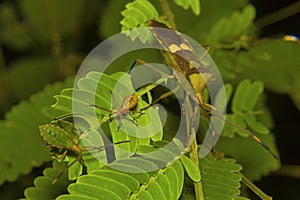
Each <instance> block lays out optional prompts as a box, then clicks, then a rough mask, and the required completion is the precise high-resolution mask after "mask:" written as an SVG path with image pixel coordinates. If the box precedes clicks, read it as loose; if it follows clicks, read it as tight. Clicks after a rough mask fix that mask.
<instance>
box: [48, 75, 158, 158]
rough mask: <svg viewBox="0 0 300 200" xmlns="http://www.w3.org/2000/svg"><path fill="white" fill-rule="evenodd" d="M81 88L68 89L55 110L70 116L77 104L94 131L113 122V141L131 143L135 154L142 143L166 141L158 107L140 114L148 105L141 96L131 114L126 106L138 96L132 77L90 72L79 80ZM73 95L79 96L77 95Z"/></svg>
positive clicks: (111, 128)
mask: <svg viewBox="0 0 300 200" xmlns="http://www.w3.org/2000/svg"><path fill="white" fill-rule="evenodd" d="M77 86H78V88H77V89H73V88H68V89H64V90H63V91H62V92H61V94H60V95H57V96H55V98H56V99H57V102H56V104H55V105H54V108H56V109H58V110H60V111H63V112H66V114H70V113H72V112H74V111H72V110H74V109H73V108H74V105H76V107H77V108H79V109H81V110H82V112H81V113H79V115H76V116H78V117H79V118H82V119H84V120H85V121H86V122H88V123H89V125H90V127H91V128H92V129H98V127H99V126H101V125H103V124H105V123H109V120H111V121H112V122H110V123H109V130H110V135H111V137H112V140H113V142H120V141H124V140H130V141H131V142H130V143H129V144H126V145H129V146H130V150H129V149H128V152H134V151H135V150H136V148H137V145H138V144H149V142H150V139H152V140H153V141H155V140H160V139H161V138H162V130H161V129H162V128H161V126H162V125H161V121H160V117H159V114H158V110H157V109H156V108H155V107H151V108H149V109H147V110H145V111H144V112H145V113H140V112H139V110H140V109H141V108H144V107H146V106H147V105H148V104H147V103H146V102H144V101H143V100H142V99H141V97H140V96H138V101H137V105H133V106H134V107H135V110H136V111H129V112H128V108H127V105H123V102H124V99H126V98H128V97H130V96H131V95H132V94H134V93H135V91H134V89H133V86H132V82H131V77H130V76H129V74H127V73H121V72H119V73H116V74H113V75H111V76H109V75H106V74H102V73H99V72H89V73H88V74H87V75H86V76H85V77H83V78H81V79H80V80H78V83H77ZM112 92H113V94H112ZM73 93H75V94H76V95H75V96H74V95H73ZM137 95H138V94H137ZM89 105H96V106H97V107H96V108H95V107H94V106H89ZM72 106H73V107H72ZM122 106H123V107H122ZM76 112H80V111H78V110H77V111H76ZM93 113H97V114H98V115H99V120H100V121H101V122H100V124H99V122H98V119H96V118H95V117H93V115H92V114H93ZM141 130H142V131H141ZM154 130H155V131H157V130H158V132H154ZM141 133H142V135H141ZM94 145H96V144H94ZM96 146H99V145H96ZM129 146H128V147H129ZM120 151H123V150H120ZM119 154H120V155H121V154H122V153H121V152H120V153H118V150H117V151H116V156H117V157H118V156H119ZM128 156H130V155H128Z"/></svg>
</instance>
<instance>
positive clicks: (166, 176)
mask: <svg viewBox="0 0 300 200" xmlns="http://www.w3.org/2000/svg"><path fill="white" fill-rule="evenodd" d="M122 162H123V163H131V162H132V159H130V160H127V161H126V160H124V161H122ZM116 163H120V161H116V162H113V163H112V164H111V167H113V166H114V165H116ZM149 163H150V162H149ZM151 165H155V164H154V163H152V164H151ZM108 166H110V165H108ZM128 166H130V167H133V165H128ZM134 167H135V168H136V169H140V171H141V172H142V171H143V169H144V168H143V167H142V165H135V166H134ZM140 167H142V168H140ZM144 174H147V175H148V178H147V179H146V180H144V179H143V178H142V179H141V177H143V176H144ZM141 180H144V181H141ZM145 181H146V182H145ZM112 185H113V186H112ZM182 185H183V168H182V165H181V163H180V162H178V161H175V162H174V163H172V164H170V165H169V166H168V167H166V168H163V169H160V170H158V171H156V172H151V173H147V172H144V173H132V174H131V173H126V172H122V171H116V170H114V169H112V168H107V167H105V168H103V169H100V170H97V171H93V172H92V173H91V174H88V175H84V176H82V177H80V178H79V179H78V180H77V182H76V183H74V184H71V185H70V186H69V188H68V190H69V192H70V194H68V195H61V196H59V197H58V198H57V199H58V200H62V199H77V198H78V197H82V198H83V199H99V198H101V199H104V198H107V199H157V198H160V199H174V200H175V199H178V197H179V196H180V193H181V190H182ZM116 188H118V190H116Z"/></svg>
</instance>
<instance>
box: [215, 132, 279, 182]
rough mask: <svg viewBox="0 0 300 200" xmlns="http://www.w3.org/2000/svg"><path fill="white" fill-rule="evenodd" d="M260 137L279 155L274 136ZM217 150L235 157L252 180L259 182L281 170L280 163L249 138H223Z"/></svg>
mask: <svg viewBox="0 0 300 200" xmlns="http://www.w3.org/2000/svg"><path fill="white" fill-rule="evenodd" d="M259 137H260V139H261V140H262V141H264V142H265V143H266V144H268V145H269V146H270V148H271V149H274V150H275V153H276V154H278V153H277V152H276V143H275V139H274V136H273V135H271V134H268V135H260V136H259ZM216 149H217V150H219V151H222V152H224V154H225V155H228V156H230V157H234V158H235V159H236V160H237V161H238V162H239V163H240V164H241V165H242V166H243V173H244V174H245V175H246V176H247V177H248V178H249V179H251V180H259V179H260V178H261V177H262V176H267V175H268V174H269V173H270V172H271V171H276V170H278V169H279V168H280V163H279V162H278V161H277V160H275V159H274V158H273V157H271V156H270V154H269V153H268V152H267V151H266V150H265V149H264V148H262V147H259V146H257V143H256V142H255V141H253V140H252V139H251V138H249V137H248V138H243V137H235V138H233V139H232V138H225V137H221V139H220V140H219V141H218V144H217V145H216ZM241 149H242V151H241Z"/></svg>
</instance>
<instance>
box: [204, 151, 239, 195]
mask: <svg viewBox="0 0 300 200" xmlns="http://www.w3.org/2000/svg"><path fill="white" fill-rule="evenodd" d="M200 169H201V175H202V179H201V182H202V185H203V193H204V197H205V199H218V200H222V199H234V198H236V197H238V196H239V195H240V190H239V188H240V186H241V185H240V181H241V177H240V176H239V175H237V174H236V173H235V172H239V171H240V170H241V169H242V166H240V165H238V164H236V163H235V161H234V160H233V159H225V158H222V159H216V158H214V157H213V156H211V155H208V156H206V157H205V158H203V159H201V160H200Z"/></svg>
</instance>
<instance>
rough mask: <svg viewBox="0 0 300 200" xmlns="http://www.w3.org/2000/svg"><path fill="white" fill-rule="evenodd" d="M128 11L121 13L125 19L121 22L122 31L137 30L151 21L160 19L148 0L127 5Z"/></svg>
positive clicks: (136, 0)
mask: <svg viewBox="0 0 300 200" xmlns="http://www.w3.org/2000/svg"><path fill="white" fill-rule="evenodd" d="M125 7H126V9H125V10H124V11H122V12H121V14H122V15H123V16H124V19H123V20H122V21H121V22H120V23H121V25H122V31H126V30H130V29H132V28H136V27H138V26H140V25H143V24H145V23H146V22H147V21H148V20H149V19H153V18H156V17H158V12H157V10H156V9H155V7H154V6H153V5H152V4H151V3H150V2H149V1H147V0H135V1H133V2H131V3H128V4H126V6H125Z"/></svg>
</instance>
